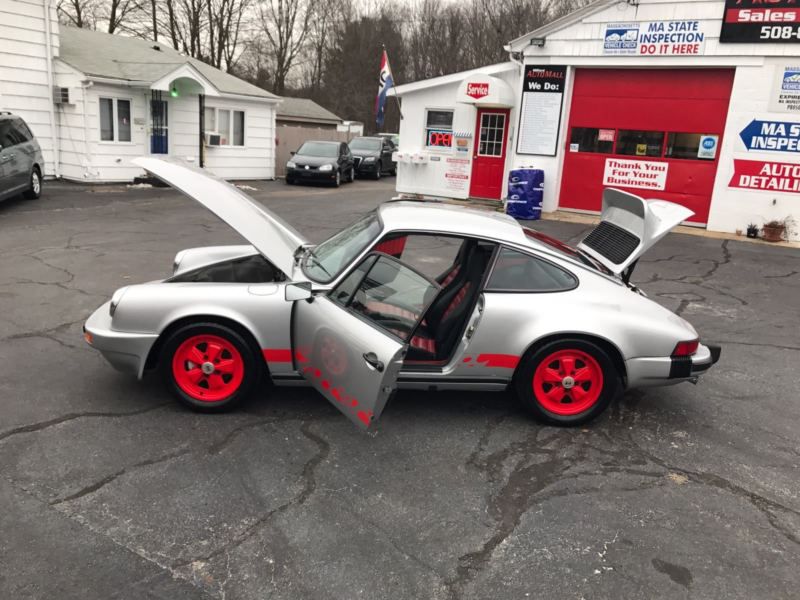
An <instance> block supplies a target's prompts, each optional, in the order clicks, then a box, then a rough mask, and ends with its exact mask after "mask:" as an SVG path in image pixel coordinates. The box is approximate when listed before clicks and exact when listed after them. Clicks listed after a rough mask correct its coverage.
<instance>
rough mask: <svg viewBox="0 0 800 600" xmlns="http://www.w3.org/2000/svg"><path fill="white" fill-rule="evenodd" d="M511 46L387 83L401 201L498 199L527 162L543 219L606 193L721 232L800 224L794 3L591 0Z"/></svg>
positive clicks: (797, 10)
mask: <svg viewBox="0 0 800 600" xmlns="http://www.w3.org/2000/svg"><path fill="white" fill-rule="evenodd" d="M505 50H506V51H507V52H508V56H509V60H508V62H505V63H501V64H498V65H490V66H487V67H484V68H481V69H476V70H474V71H468V72H463V73H457V74H454V75H448V76H445V77H438V78H435V79H430V80H426V81H420V82H415V83H410V84H407V85H401V86H399V87H397V88H396V90H395V91H396V93H397V94H398V95H399V96H400V97H401V99H402V106H403V116H404V119H403V120H402V121H401V125H400V145H401V147H400V152H399V155H398V158H399V160H400V164H399V165H398V167H399V168H398V177H397V190H398V191H399V192H401V193H405V194H409V195H411V194H413V195H421V196H443V197H451V198H469V197H482V198H490V199H495V200H498V201H499V200H501V199H503V198H505V197H506V193H507V179H508V174H509V171H510V170H512V169H517V168H522V167H532V168H536V169H541V170H543V171H544V175H545V188H544V207H543V208H544V210H545V211H553V210H556V209H560V210H569V211H577V212H588V213H597V212H598V211H599V210H600V201H601V190H602V189H603V187H606V186H613V187H620V188H623V189H628V190H630V191H632V192H634V193H639V194H641V195H643V196H645V197H649V198H663V199H666V200H671V201H674V202H678V203H680V204H683V205H685V206H687V207H689V208H690V209H692V210H693V211H694V212H695V216H694V217H692V218H691V219H690V221H689V224H693V225H697V226H701V227H707V228H708V229H710V230H715V231H725V232H734V231H735V230H737V229H745V228H746V227H747V225H748V223H755V224H757V225H761V224H763V223H764V222H766V221H769V220H772V219H777V220H780V219H784V218H785V217H788V216H793V217H794V218H795V220H797V221H798V222H800V4H798V2H797V0H770V2H765V1H763V0H674V1H672V2H664V1H663V0H629V1H626V0H596V1H595V2H592V3H591V4H589V5H588V6H586V7H584V8H583V9H580V10H578V11H577V12H575V13H573V14H571V15H568V16H566V17H564V18H562V19H559V20H557V21H554V22H552V23H550V24H548V25H546V26H544V27H542V28H540V29H539V30H537V31H533V32H531V33H528V34H526V35H524V36H522V37H520V38H519V39H516V40H513V41H511V42H510V43H509V44H508V45H506V46H505ZM793 239H800V227H795V228H794V235H793Z"/></svg>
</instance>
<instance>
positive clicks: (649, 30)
mask: <svg viewBox="0 0 800 600" xmlns="http://www.w3.org/2000/svg"><path fill="white" fill-rule="evenodd" d="M705 42H706V34H705V31H703V27H702V23H701V21H694V20H692V21H648V22H643V23H609V24H607V25H606V30H605V35H604V36H603V54H617V55H640V56H694V55H698V54H703V53H704V52H705Z"/></svg>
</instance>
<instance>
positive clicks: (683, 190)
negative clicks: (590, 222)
mask: <svg viewBox="0 0 800 600" xmlns="http://www.w3.org/2000/svg"><path fill="white" fill-rule="evenodd" d="M733 75H734V70H733V69H578V70H577V71H576V72H575V82H574V84H573V91H572V106H571V109H570V118H569V131H568V134H567V136H566V137H567V139H566V140H565V146H566V148H565V155H564V167H563V171H562V175H561V194H560V197H559V208H562V209H573V210H579V211H587V212H599V211H600V208H601V207H600V204H601V201H602V197H603V189H604V188H606V187H615V188H620V189H623V190H625V191H628V192H631V193H633V194H637V195H639V196H642V197H644V198H653V199H660V200H669V201H670V202H675V203H677V204H682V205H683V206H685V207H686V208H689V209H690V210H692V211H694V213H695V214H694V216H693V217H690V218H689V221H690V222H693V223H697V224H705V223H706V222H707V221H708V210H709V207H710V205H711V194H712V191H713V188H714V179H715V177H716V173H717V164H718V161H719V148H720V147H721V145H722V134H723V132H724V130H725V120H726V118H727V115H728V103H729V101H730V96H731V88H732V87H733Z"/></svg>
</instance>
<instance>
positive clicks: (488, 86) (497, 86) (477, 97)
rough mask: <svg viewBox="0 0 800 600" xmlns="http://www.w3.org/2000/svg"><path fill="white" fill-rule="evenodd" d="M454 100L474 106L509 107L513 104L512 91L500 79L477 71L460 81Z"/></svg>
mask: <svg viewBox="0 0 800 600" xmlns="http://www.w3.org/2000/svg"><path fill="white" fill-rule="evenodd" d="M456 101H457V102H462V103H464V104H474V105H475V106H487V107H495V108H496V107H500V108H511V107H513V106H514V92H513V91H512V90H511V86H510V85H508V84H507V83H506V82H505V81H503V80H502V79H498V78H497V77H492V76H491V75H483V74H479V73H478V74H474V75H470V76H469V77H467V78H465V79H464V80H463V81H462V82H461V85H459V86H458V94H457V95H456Z"/></svg>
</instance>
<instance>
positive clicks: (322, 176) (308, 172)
mask: <svg viewBox="0 0 800 600" xmlns="http://www.w3.org/2000/svg"><path fill="white" fill-rule="evenodd" d="M286 178H287V179H291V180H292V181H321V182H329V181H336V169H333V170H332V171H320V170H318V169H286Z"/></svg>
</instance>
